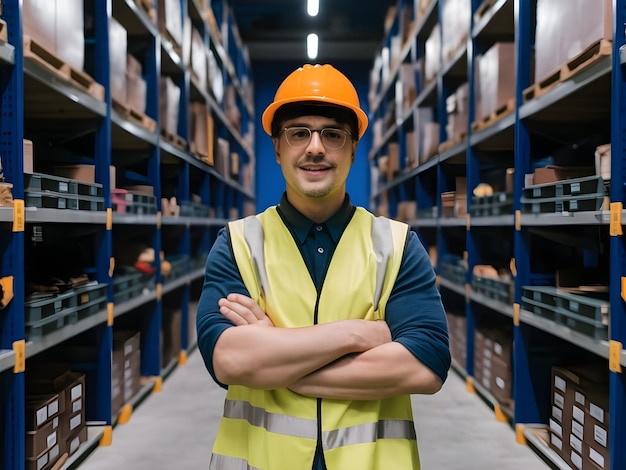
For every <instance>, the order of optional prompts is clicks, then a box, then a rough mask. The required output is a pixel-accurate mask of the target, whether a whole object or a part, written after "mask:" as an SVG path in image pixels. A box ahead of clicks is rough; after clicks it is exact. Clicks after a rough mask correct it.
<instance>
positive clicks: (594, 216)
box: [520, 211, 611, 227]
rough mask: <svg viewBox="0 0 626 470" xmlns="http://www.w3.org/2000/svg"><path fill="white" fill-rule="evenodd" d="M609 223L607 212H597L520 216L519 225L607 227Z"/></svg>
mask: <svg viewBox="0 0 626 470" xmlns="http://www.w3.org/2000/svg"><path fill="white" fill-rule="evenodd" d="M610 221H611V213H610V212H609V211H598V212H560V213H558V214H521V216H520V223H521V225H522V227H524V226H542V227H546V226H547V227H549V226H559V225H608V224H609V223H610Z"/></svg>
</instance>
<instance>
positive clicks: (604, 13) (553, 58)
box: [535, 0, 613, 82]
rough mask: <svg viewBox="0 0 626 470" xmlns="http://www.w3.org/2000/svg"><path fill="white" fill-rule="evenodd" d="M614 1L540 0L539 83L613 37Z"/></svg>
mask: <svg viewBox="0 0 626 470" xmlns="http://www.w3.org/2000/svg"><path fill="white" fill-rule="evenodd" d="M612 5H613V2H611V0H537V24H536V29H535V82H537V81H540V80H542V79H544V78H545V77H546V76H547V75H549V74H551V73H552V72H554V71H555V70H556V69H558V68H559V67H561V66H562V65H563V64H565V63H567V62H568V61H569V60H571V59H572V58H574V57H576V56H577V55H578V54H580V53H581V52H583V51H584V50H585V49H587V48H588V47H589V46H590V45H592V44H594V43H595V42H596V41H599V40H600V39H605V40H611V39H612V36H613V32H612V31H613V23H612V21H613V6H612Z"/></svg>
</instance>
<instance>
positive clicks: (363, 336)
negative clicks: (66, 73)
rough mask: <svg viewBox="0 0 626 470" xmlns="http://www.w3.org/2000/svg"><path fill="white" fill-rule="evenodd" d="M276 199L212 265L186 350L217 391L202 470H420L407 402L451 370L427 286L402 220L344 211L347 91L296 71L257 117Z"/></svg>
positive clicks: (227, 233) (231, 232)
mask: <svg viewBox="0 0 626 470" xmlns="http://www.w3.org/2000/svg"><path fill="white" fill-rule="evenodd" d="M262 122H263V129H264V130H265V131H266V132H267V133H268V134H269V135H271V137H272V141H273V143H274V150H275V155H276V162H277V163H278V164H279V165H280V166H281V169H282V173H283V176H284V178H285V182H286V191H285V193H284V195H283V197H282V199H281V201H280V204H279V205H278V206H274V207H270V208H269V209H267V210H266V211H264V212H263V213H261V214H258V215H257V216H253V217H247V218H245V219H242V220H238V221H234V222H231V223H229V225H228V229H227V230H222V231H221V232H220V234H219V236H218V238H217V240H216V242H215V244H214V246H213V248H212V250H211V253H210V254H209V257H208V261H207V267H206V275H205V282H204V288H203V292H202V295H201V297H200V302H199V305H198V316H197V330H198V346H199V349H200V351H201V353H202V356H203V358H204V361H205V363H206V366H207V369H208V370H209V372H210V374H211V376H212V377H213V378H214V379H215V380H216V382H218V383H219V384H220V385H222V386H225V387H227V388H228V393H227V396H226V403H225V406H224V417H223V418H222V422H221V424H220V428H219V430H218V435H217V438H216V441H215V444H214V448H213V455H212V456H211V464H210V468H211V469H215V470H222V469H223V470H230V469H265V470H301V469H307V470H308V469H312V470H318V469H326V468H327V469H329V470H336V469H337V470H351V469H359V470H364V469H365V470H388V469H403V470H404V469H418V468H419V457H418V452H417V444H416V436H415V427H414V424H413V420H412V419H413V418H412V412H411V403H410V394H414V393H423V394H431V393H435V392H437V391H438V390H439V389H440V388H441V386H442V384H443V382H444V381H445V379H446V376H447V371H448V368H449V366H450V353H449V349H448V334H447V324H446V319H445V314H444V310H443V307H442V304H441V299H440V296H439V293H438V291H437V289H436V287H435V275H434V273H433V270H432V267H431V264H430V261H429V259H428V256H427V254H426V251H425V250H424V248H423V246H422V245H421V243H420V242H419V240H418V238H417V236H416V234H415V233H414V232H412V231H410V230H409V228H408V227H407V226H406V225H405V224H401V223H399V222H396V221H392V220H389V219H386V218H382V217H374V216H373V215H372V214H370V213H369V212H367V211H366V210H365V209H363V208H356V207H354V206H352V204H351V203H350V199H349V196H348V195H347V194H346V179H347V178H348V173H349V171H350V167H351V165H352V163H353V161H354V156H355V151H356V147H357V143H358V139H359V138H361V137H362V136H363V133H364V132H365V129H366V128H367V116H366V114H365V113H364V112H363V111H362V110H361V108H360V105H359V98H358V96H357V93H356V90H355V88H354V86H353V85H352V83H351V82H350V81H349V80H348V79H347V78H346V77H345V76H344V75H343V74H342V73H341V72H339V71H338V70H336V69H335V68H333V67H332V66H330V65H305V66H303V67H301V68H299V69H297V70H296V71H294V72H293V73H291V74H290V75H289V76H288V77H287V78H286V79H285V80H284V81H283V83H282V84H281V85H280V87H279V88H278V91H277V92H276V96H275V99H274V102H273V103H271V104H270V105H269V106H268V107H267V109H266V110H265V112H264V113H263V117H262Z"/></svg>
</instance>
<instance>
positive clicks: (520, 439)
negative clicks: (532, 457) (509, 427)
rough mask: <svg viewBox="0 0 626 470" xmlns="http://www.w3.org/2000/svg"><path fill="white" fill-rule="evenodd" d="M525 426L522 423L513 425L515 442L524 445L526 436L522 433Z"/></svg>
mask: <svg viewBox="0 0 626 470" xmlns="http://www.w3.org/2000/svg"><path fill="white" fill-rule="evenodd" d="M525 430H526V427H525V426H524V425H523V424H516V425H515V442H517V443H518V444H521V445H523V446H524V445H526V436H525V435H524V431H525Z"/></svg>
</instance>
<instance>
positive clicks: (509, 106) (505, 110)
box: [472, 99, 515, 132]
mask: <svg viewBox="0 0 626 470" xmlns="http://www.w3.org/2000/svg"><path fill="white" fill-rule="evenodd" d="M513 111H515V99H510V100H509V101H507V103H506V104H505V105H502V106H500V107H499V108H498V109H496V110H495V111H493V112H492V113H491V114H489V116H486V117H484V118H482V119H479V120H478V121H474V122H473V123H472V131H473V132H478V131H482V130H483V129H485V128H487V127H489V126H491V125H493V124H494V123H495V122H497V121H499V120H500V119H502V118H503V117H504V116H508V115H509V114H511V113H512V112H513Z"/></svg>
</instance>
